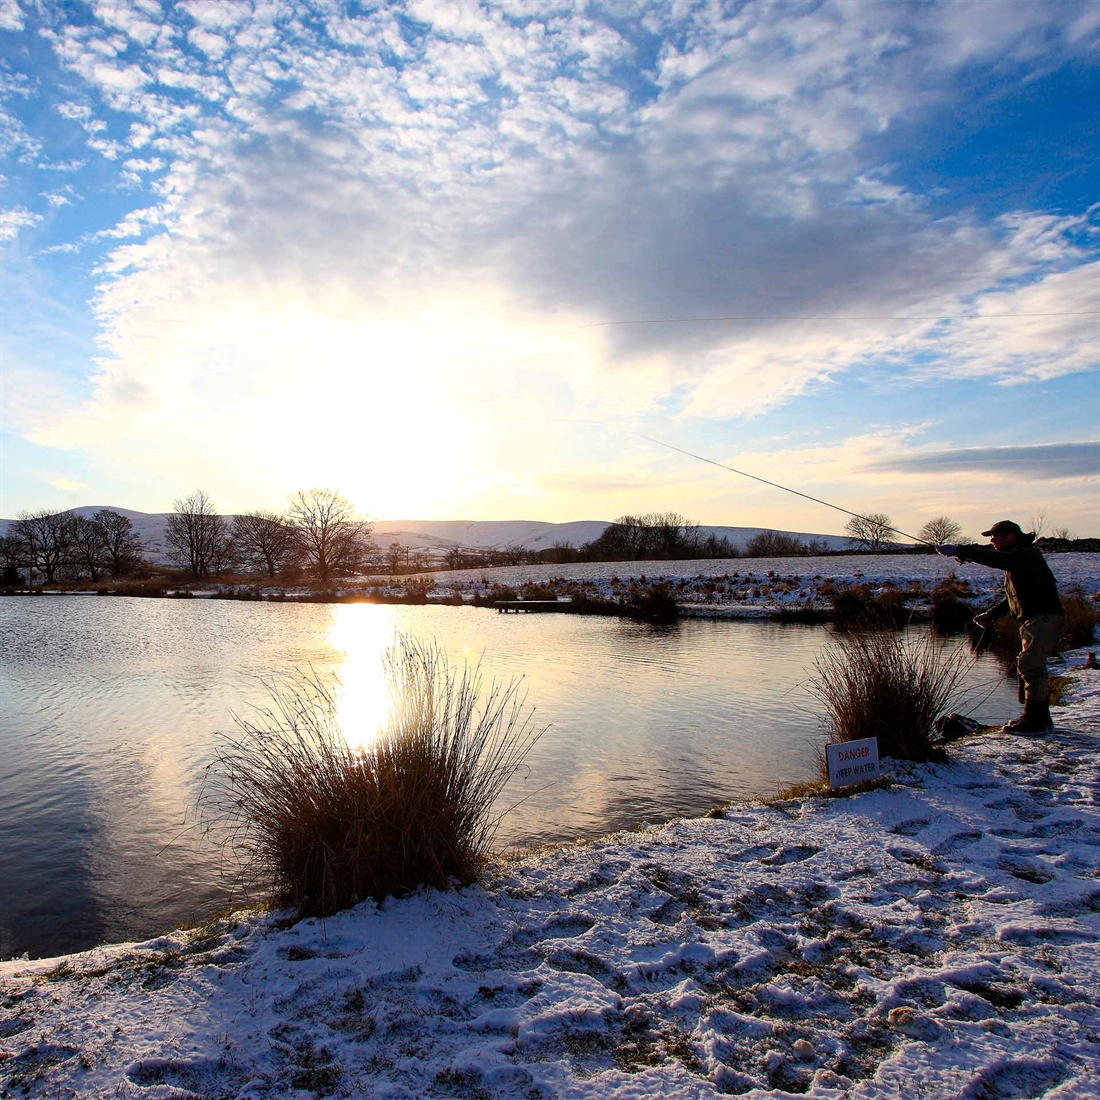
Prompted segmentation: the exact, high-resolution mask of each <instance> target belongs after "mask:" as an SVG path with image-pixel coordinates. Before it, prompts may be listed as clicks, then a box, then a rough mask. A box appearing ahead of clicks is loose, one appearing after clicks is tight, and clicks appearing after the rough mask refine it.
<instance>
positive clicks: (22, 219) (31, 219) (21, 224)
mask: <svg viewBox="0 0 1100 1100" xmlns="http://www.w3.org/2000/svg"><path fill="white" fill-rule="evenodd" d="M41 221H42V215H41V214H35V213H34V212H33V211H30V210H28V209H27V208H26V207H25V206H13V207H9V208H7V209H4V210H0V241H13V240H15V238H16V237H17V236H18V235H19V230H20V229H27V228H30V227H33V226H36V225H38V224H39V223H40V222H41Z"/></svg>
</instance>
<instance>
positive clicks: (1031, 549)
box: [936, 519, 1064, 733]
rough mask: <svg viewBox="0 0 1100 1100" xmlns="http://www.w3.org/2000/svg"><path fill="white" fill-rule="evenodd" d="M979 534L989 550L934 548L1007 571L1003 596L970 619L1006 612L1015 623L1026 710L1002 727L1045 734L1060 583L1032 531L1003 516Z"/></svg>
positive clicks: (1059, 621)
mask: <svg viewBox="0 0 1100 1100" xmlns="http://www.w3.org/2000/svg"><path fill="white" fill-rule="evenodd" d="M982 534H983V535H984V536H985V537H987V538H988V539H989V540H990V542H992V544H993V547H992V549H990V548H989V547H987V546H952V545H944V546H937V547H936V550H937V551H938V552H939V553H940V554H943V555H944V556H945V557H953V558H955V559H956V560H957V561H960V562H965V561H973V562H977V563H978V564H979V565H988V566H990V567H991V568H993V569H1003V570H1004V571H1005V598H1004V599H1003V600H1001V601H1000V602H999V603H997V604H995V605H994V606H993V607H991V608H989V610H988V611H983V612H982V613H981V614H979V615H975V616H974V622H976V623H977V624H978V625H979V626H982V627H986V626H989V625H990V623H992V621H993V620H994V619H996V618H998V617H1000V616H1001V615H1006V614H1011V615H1012V617H1013V618H1015V619H1016V620H1017V621H1018V622H1019V624H1020V641H1021V643H1022V646H1021V649H1020V655H1019V656H1018V657H1017V658H1016V670H1017V673H1018V683H1019V689H1020V702H1022V703H1023V704H1024V712H1023V714H1021V715H1020V716H1019V717H1018V718H1015V719H1013V720H1012V721H1011V722H1007V723H1005V726H1004V728H1005V730H1006V731H1009V732H1011V733H1045V732H1046V731H1047V730H1049V729H1052V728H1053V726H1054V722H1053V721H1052V720H1051V717H1050V705H1049V691H1048V688H1047V658H1048V657H1050V656H1051V655H1052V654H1053V653H1054V650H1055V648H1056V647H1057V645H1058V642H1059V641H1060V640H1061V637H1062V630H1063V627H1064V618H1063V614H1064V612H1063V610H1062V601H1061V600H1060V599H1059V597H1058V582H1057V581H1056V580H1055V579H1054V574H1053V573H1052V572H1051V571H1050V566H1049V565H1047V563H1046V559H1045V558H1044V557H1043V554H1042V551H1041V550H1039V548H1038V547H1037V546H1036V545H1035V534H1034V532H1032V533H1030V534H1024V532H1023V531H1022V530H1021V528H1020V526H1019V524H1017V523H1013V522H1012V520H1010V519H1002V520H998V521H997V522H996V523H995V524H993V526H992V527H991V528H990V529H989V530H988V531H983V532H982Z"/></svg>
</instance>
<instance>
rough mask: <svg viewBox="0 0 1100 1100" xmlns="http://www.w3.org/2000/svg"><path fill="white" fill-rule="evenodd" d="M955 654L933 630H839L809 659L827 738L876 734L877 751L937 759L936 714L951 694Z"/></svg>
mask: <svg viewBox="0 0 1100 1100" xmlns="http://www.w3.org/2000/svg"><path fill="white" fill-rule="evenodd" d="M962 659H963V658H962V655H961V653H958V654H956V655H955V656H953V657H948V656H946V655H945V653H944V650H943V649H942V647H941V646H939V645H938V644H937V643H936V640H935V638H933V637H927V638H925V639H917V638H914V637H913V636H907V635H905V634H898V633H894V632H893V631H889V630H884V629H879V630H867V631H858V632H850V633H846V634H842V635H841V636H840V637H839V639H838V640H837V641H836V642H835V643H834V644H833V645H832V646H831V647H830V648H829V649H827V650H826V651H825V652H824V653H823V654H822V655H821V656H820V657H818V659H817V661H816V662H815V673H814V674H813V675H812V676H811V679H810V686H811V688H812V690H813V691H814V693H815V694H816V695H817V696H818V697H819V698H820V699H821V700H822V701H823V703H824V704H825V719H824V726H825V735H826V742H827V743H828V744H836V743H838V742H841V741H856V740H860V739H862V738H864V737H877V738H878V747H879V754H880V755H881V756H892V757H894V758H895V759H898V760H915V761H926V760H942V759H943V758H944V753H943V749H942V748H940V747H939V746H938V745H937V744H936V728H935V722H936V718H937V717H938V716H939V715H940V714H942V713H943V712H945V711H946V710H947V709H948V707H949V704H950V702H951V700H952V699H953V697H954V696H955V693H956V689H957V686H958V683H959V678H960V675H961V671H962Z"/></svg>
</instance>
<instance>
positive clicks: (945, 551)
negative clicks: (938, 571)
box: [936, 542, 959, 558]
mask: <svg viewBox="0 0 1100 1100" xmlns="http://www.w3.org/2000/svg"><path fill="white" fill-rule="evenodd" d="M958 552H959V548H958V547H957V546H956V545H955V544H954V543H952V542H945V543H944V544H943V545H942V546H937V547H936V553H937V554H942V555H943V556H944V557H945V558H953V557H955V555H956V554H957V553H958Z"/></svg>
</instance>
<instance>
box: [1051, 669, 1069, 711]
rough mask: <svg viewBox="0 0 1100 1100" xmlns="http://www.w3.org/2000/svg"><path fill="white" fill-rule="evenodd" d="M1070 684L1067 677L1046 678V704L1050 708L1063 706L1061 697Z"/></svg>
mask: <svg viewBox="0 0 1100 1100" xmlns="http://www.w3.org/2000/svg"><path fill="white" fill-rule="evenodd" d="M1071 682H1072V681H1071V680H1070V678H1069V677H1068V676H1048V677H1047V691H1048V692H1049V696H1048V702H1049V703H1050V705H1051V706H1052V707H1060V706H1064V705H1065V704H1064V702H1063V699H1062V696H1063V695H1065V692H1066V688H1068V687H1069V685H1070V683H1071Z"/></svg>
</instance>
